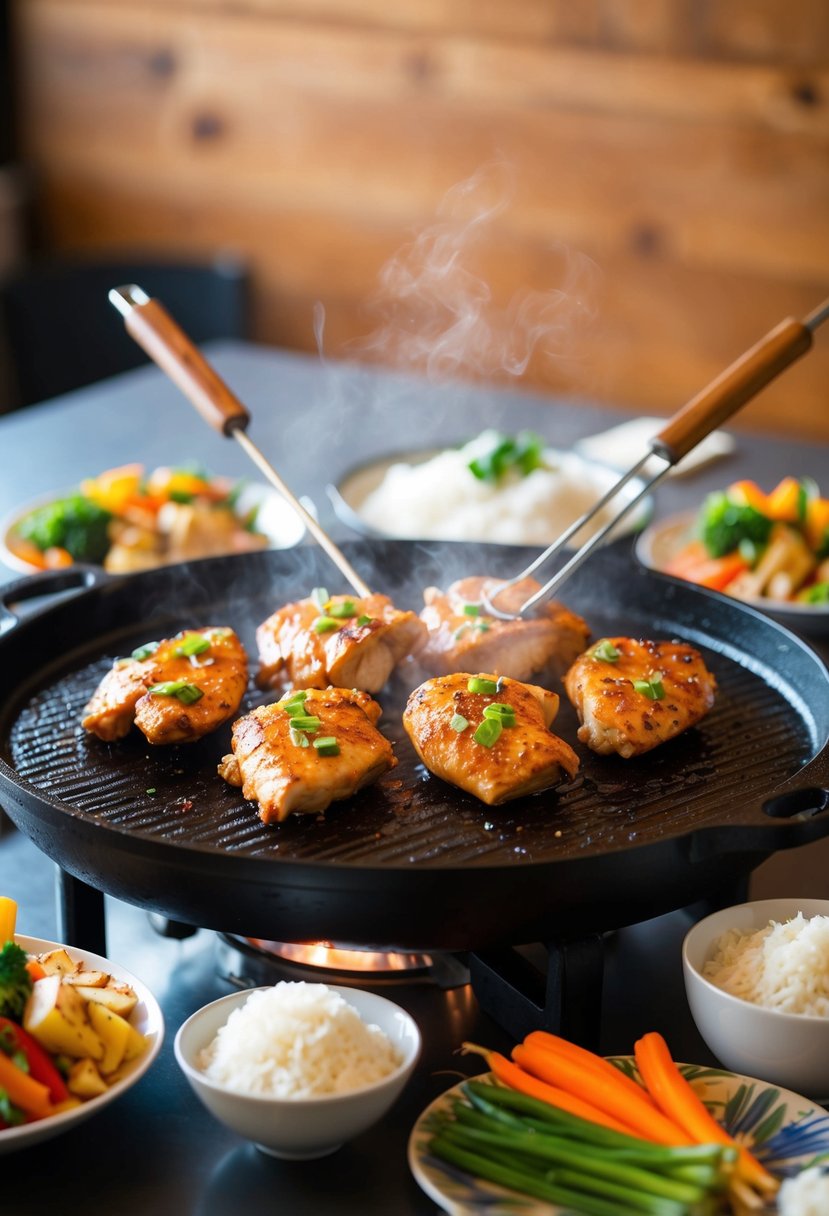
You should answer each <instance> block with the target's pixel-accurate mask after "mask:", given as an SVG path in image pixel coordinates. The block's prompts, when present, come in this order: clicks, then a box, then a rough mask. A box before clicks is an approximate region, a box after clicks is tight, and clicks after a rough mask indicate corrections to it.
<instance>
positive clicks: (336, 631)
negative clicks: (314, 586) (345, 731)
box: [256, 592, 426, 692]
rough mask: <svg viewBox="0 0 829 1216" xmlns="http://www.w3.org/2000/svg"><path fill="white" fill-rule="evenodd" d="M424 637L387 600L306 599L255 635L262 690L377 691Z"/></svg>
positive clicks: (409, 615)
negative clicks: (332, 689) (332, 686)
mask: <svg viewBox="0 0 829 1216" xmlns="http://www.w3.org/2000/svg"><path fill="white" fill-rule="evenodd" d="M425 638H426V626H425V625H424V624H423V623H422V622H421V621H420V620H419V619H418V618H417V616H415V614H414V613H413V612H400V611H398V609H397V608H395V607H394V605H393V604H392V602H391V600H390V599H389V598H388V596H385V595H368V596H365V597H364V598H362V599H360V598H355V597H352V596H347V595H332V596H330V597H329V596H328V594H327V593H326V592H323V594H322V595H320V596H319V597H315V596H311V597H309V598H308V599H305V600H298V601H297V602H296V603H293V604H286V605H285V606H284V608H279V609H278V610H277V611H276V612H274V613H273V614H272V615H271V616H269V617H268V619H267V620H266V621H263V623H262V624H261V625H260V626H259V628H258V629H257V631H256V644H257V646H258V648H259V660H260V664H261V665H260V669H259V674H258V676H257V683H258V684H259V686H260V687H261V688H284V687H287V686H289V685H292V686H293V687H294V688H327V687H328V686H329V685H335V686H336V687H339V688H360V689H363V690H364V691H365V692H379V691H380V689H381V688H382V687H383V685H384V684H385V683H386V680H388V678H389V676H390V675H391V673H392V670H393V669H394V667H396V665H397V664H398V663H399V662H400V661H401V659H404V658H405V657H406V655H408V654H411V653H412V651H414V650H417V649H418V647H419V646H420V645H421V644H422V643H423V641H424V640H425Z"/></svg>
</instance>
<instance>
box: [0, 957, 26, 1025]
mask: <svg viewBox="0 0 829 1216" xmlns="http://www.w3.org/2000/svg"><path fill="white" fill-rule="evenodd" d="M26 962H27V957H26V951H25V950H23V949H21V947H20V946H18V945H17V943H16V942H6V944H5V945H4V946H3V949H2V950H0V1017H4V1018H11V1019H12V1021H14V1022H19V1021H20V1019H21V1018H22V1017H23V1010H24V1009H25V1008H26V1001H27V1000H28V999H29V994H30V993H31V991H32V977H31V976H30V975H29V973H28V971H27V970H26Z"/></svg>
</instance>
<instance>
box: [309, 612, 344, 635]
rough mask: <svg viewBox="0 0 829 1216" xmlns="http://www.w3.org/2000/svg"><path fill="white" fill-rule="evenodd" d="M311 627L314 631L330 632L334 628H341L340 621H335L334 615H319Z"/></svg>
mask: <svg viewBox="0 0 829 1216" xmlns="http://www.w3.org/2000/svg"><path fill="white" fill-rule="evenodd" d="M311 628H312V629H313V630H314V633H330V632H331V631H332V629H339V628H340V622H339V621H335V620H334V618H333V616H318V617H317V619H316V620H315V621H314V623H313V625H312V626H311Z"/></svg>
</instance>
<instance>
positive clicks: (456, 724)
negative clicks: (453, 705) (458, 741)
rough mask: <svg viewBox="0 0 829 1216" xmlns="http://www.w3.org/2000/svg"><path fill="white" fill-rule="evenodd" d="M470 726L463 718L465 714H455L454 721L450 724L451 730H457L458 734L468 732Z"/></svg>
mask: <svg viewBox="0 0 829 1216" xmlns="http://www.w3.org/2000/svg"><path fill="white" fill-rule="evenodd" d="M468 725H469V722H468V720H467V719H466V718H465V717H464V716H463V714H454V715H453V717H452V721H451V722H450V723H449V726H450V727H451V729H452V730H456V731H457V732H458V734H460V733H461V731H463V730H466V728H467V726H468Z"/></svg>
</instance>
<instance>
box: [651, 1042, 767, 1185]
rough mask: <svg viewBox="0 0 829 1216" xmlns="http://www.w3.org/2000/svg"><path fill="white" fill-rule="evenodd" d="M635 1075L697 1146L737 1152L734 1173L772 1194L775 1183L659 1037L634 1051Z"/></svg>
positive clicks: (659, 1105)
mask: <svg viewBox="0 0 829 1216" xmlns="http://www.w3.org/2000/svg"><path fill="white" fill-rule="evenodd" d="M634 1051H635V1055H636V1063H637V1066H638V1068H639V1075H640V1076H641V1078H642V1080H643V1081H644V1082H645V1085H646V1086H647V1087H648V1091H649V1092H650V1094H651V1095H652V1097H653V1099H654V1101H655V1102H656V1104H657V1106H658V1107H659V1108H660V1109H661V1110H662V1111H664V1112H665V1114H666V1115H668V1116H670V1118H672V1119H675V1120H676V1122H677V1123H679V1124H681V1126H682V1127H683V1128H684V1129H685V1131H686V1132H687V1133H688V1135H689V1136H691V1137H692V1138H693V1140H694V1141H695V1142H696V1143H697V1144H712V1143H716V1144H728V1145H731V1146H732V1147H734V1148H736V1149H737V1150H738V1157H737V1164H736V1171H737V1173H738V1175H739V1176H740V1177H741V1178H742V1179H743V1181H744V1182H747V1183H748V1184H749V1185H751V1186H756V1187H757V1188H758V1189H759V1190H760V1191H762V1192H764V1193H765V1194H773V1193H774V1191H776V1190H777V1188H778V1186H779V1183H778V1182H777V1179H776V1178H774V1177H772V1175H771V1174H770V1173H769V1172H768V1170H767V1169H765V1167H764V1166H762V1165H761V1164H760V1162H759V1161H758V1160H757V1158H756V1157H754V1156H752V1154H751V1153H750V1152H749V1151H748V1150H747V1149H745V1148H743V1147H742V1145H740V1144H737V1142H736V1141H735V1140H734V1139H733V1138H732V1137H731V1136H729V1134H728V1132H727V1131H726V1130H725V1128H724V1127H723V1126H722V1125H721V1124H719V1123H718V1122H717V1120H716V1119H715V1118H714V1116H713V1115H712V1114H711V1113H710V1111H709V1110H708V1109H707V1107H706V1106H705V1105H704V1103H703V1102H702V1100H701V1099H700V1098H699V1096H698V1095H697V1094H696V1093H694V1090H693V1089H692V1088H691V1086H690V1085H689V1084H688V1082H687V1081H686V1080H685V1078H684V1077H683V1075H682V1073H681V1072H680V1071H679V1069H678V1068H677V1066H676V1064H675V1063H674V1061H673V1059H672V1057H671V1053H670V1051H669V1050H668V1045H667V1043H666V1042H665V1040H664V1039H663V1037H662V1035H661V1034H659V1033H658V1032H657V1031H655V1030H652V1031H650V1033H648V1034H646V1035H644V1036H643V1037H642V1038H641V1039H639V1040H638V1042H637V1043H636V1046H635V1048H634Z"/></svg>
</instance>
